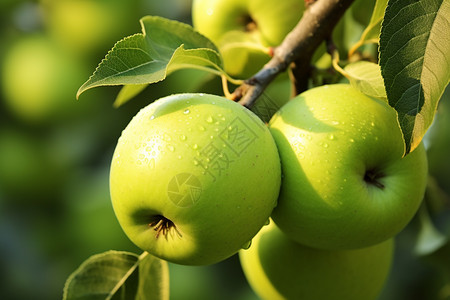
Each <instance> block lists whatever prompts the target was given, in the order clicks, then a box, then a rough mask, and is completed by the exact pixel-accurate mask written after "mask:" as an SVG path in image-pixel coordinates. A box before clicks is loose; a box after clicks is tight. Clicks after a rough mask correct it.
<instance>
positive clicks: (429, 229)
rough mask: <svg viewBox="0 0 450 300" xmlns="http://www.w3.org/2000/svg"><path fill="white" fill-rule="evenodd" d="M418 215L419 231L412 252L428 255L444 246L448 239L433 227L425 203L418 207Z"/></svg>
mask: <svg viewBox="0 0 450 300" xmlns="http://www.w3.org/2000/svg"><path fill="white" fill-rule="evenodd" d="M418 216H419V222H420V231H419V235H418V238H417V242H416V245H415V247H414V252H415V253H416V255H419V256H424V255H429V254H431V253H433V252H435V251H437V250H438V249H440V248H441V247H442V246H444V245H445V244H446V243H447V242H448V239H447V237H446V236H445V235H443V234H442V233H441V232H439V231H438V230H437V229H436V227H434V225H433V223H432V221H431V218H430V215H429V214H428V210H427V209H426V207H425V205H422V206H421V208H420V209H419V212H418Z"/></svg>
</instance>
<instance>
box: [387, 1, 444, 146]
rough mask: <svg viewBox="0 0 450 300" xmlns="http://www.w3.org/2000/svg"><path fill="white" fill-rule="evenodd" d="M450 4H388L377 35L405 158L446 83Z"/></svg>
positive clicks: (421, 133)
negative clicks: (400, 132) (403, 143)
mask: <svg viewBox="0 0 450 300" xmlns="http://www.w3.org/2000/svg"><path fill="white" fill-rule="evenodd" d="M449 15H450V0H390V1H389V3H388V6H387V7H386V12H385V17H384V21H383V24H382V28H381V35H380V66H381V74H382V76H383V78H384V83H385V86H386V94H387V97H388V100H389V104H390V105H391V106H392V107H394V109H395V110H396V111H397V113H398V121H399V125H400V127H401V129H402V132H403V137H404V140H405V154H407V153H408V152H410V151H412V150H414V149H415V148H416V147H417V146H418V145H419V143H420V141H421V140H422V138H423V136H424V135H425V133H426V131H427V130H428V128H429V126H430V125H431V123H432V121H433V118H434V114H435V111H436V108H437V104H438V102H439V99H440V97H441V95H442V93H443V92H444V89H445V87H446V86H447V84H448V82H449V80H450V51H449V49H450V34H449V32H450V22H449V18H448V16H449Z"/></svg>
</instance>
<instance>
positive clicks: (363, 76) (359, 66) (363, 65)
mask: <svg viewBox="0 0 450 300" xmlns="http://www.w3.org/2000/svg"><path fill="white" fill-rule="evenodd" d="M344 70H345V71H346V72H347V74H348V76H349V77H347V78H348V80H349V81H350V84H351V85H352V86H353V87H355V88H356V89H358V90H360V91H361V92H362V93H364V94H366V95H369V96H372V97H376V98H380V99H383V100H387V97H386V91H385V89H384V82H383V77H381V70H380V66H379V65H377V64H375V63H372V62H368V61H358V62H355V63H351V64H348V65H347V66H345V68H344Z"/></svg>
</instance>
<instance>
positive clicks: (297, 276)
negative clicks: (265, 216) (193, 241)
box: [239, 222, 394, 300]
mask: <svg viewBox="0 0 450 300" xmlns="http://www.w3.org/2000/svg"><path fill="white" fill-rule="evenodd" d="M393 246H394V241H393V239H389V240H387V241H385V242H382V243H380V244H377V245H374V246H371V247H368V248H362V249H355V250H320V249H314V248H310V247H307V246H304V245H301V244H298V243H296V242H294V241H292V240H291V239H289V238H287V236H286V235H285V234H284V233H283V232H282V231H281V230H280V229H279V228H278V227H277V226H276V225H275V224H274V223H273V222H271V224H270V225H268V226H264V227H263V228H262V229H261V231H260V232H259V233H258V234H257V235H256V236H255V238H254V239H253V241H252V245H251V247H250V248H249V249H248V250H241V251H240V252H239V258H240V262H241V266H242V269H243V271H244V274H245V276H246V278H247V280H248V282H249V284H250V286H251V287H252V289H253V290H254V291H255V293H256V294H258V295H259V296H260V297H261V298H262V299H266V300H281V299H292V300H296V299H308V300H309V299H313V300H330V299H345V300H361V299H364V300H374V299H376V298H377V296H378V295H379V293H380V292H381V290H382V288H383V286H384V283H385V281H386V279H387V277H388V275H389V270H390V268H391V264H392V256H393Z"/></svg>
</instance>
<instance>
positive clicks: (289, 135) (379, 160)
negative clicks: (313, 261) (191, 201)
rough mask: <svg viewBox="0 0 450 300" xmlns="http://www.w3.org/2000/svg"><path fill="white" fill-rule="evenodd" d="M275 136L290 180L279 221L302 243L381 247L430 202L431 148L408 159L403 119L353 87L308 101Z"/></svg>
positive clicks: (282, 116)
mask: <svg viewBox="0 0 450 300" xmlns="http://www.w3.org/2000/svg"><path fill="white" fill-rule="evenodd" d="M269 129H270V131H271V133H272V135H273V137H274V139H275V142H276V143H277V146H278V150H279V153H280V158H281V165H282V174H283V180H282V184H281V190H280V197H279V199H278V206H277V207H276V209H275V210H274V211H273V214H272V218H273V220H274V221H275V223H276V224H277V225H278V226H279V227H280V228H281V229H282V230H283V231H284V232H285V233H286V234H287V235H289V236H290V237H291V238H292V239H294V240H295V241H297V242H299V243H302V244H305V245H308V246H310V247H314V248H322V249H354V248H361V247H367V246H370V245H374V244H377V243H380V242H382V241H384V240H387V239H389V238H391V237H393V236H394V235H396V234H397V233H399V232H400V231H401V230H402V229H403V228H404V227H405V226H406V225H407V224H408V223H409V221H410V220H411V219H412V217H413V216H414V214H415V213H416V211H417V209H418V207H419V206H420V203H421V202H422V199H423V196H424V192H425V187H426V182H427V176H428V169H427V168H428V166H427V157H426V152H425V149H424V146H423V143H422V144H420V145H419V147H418V148H416V150H414V151H413V152H411V153H409V154H408V155H406V156H405V157H404V158H402V156H403V153H404V144H403V139H402V135H401V132H400V129H399V127H398V123H397V119H396V113H395V111H394V110H393V109H392V108H391V107H390V106H388V104H387V103H385V102H382V101H380V100H376V99H372V98H369V97H367V96H365V95H363V94H362V93H360V92H359V91H357V90H356V89H354V88H352V87H351V86H350V85H348V84H335V85H329V86H321V87H318V88H314V89H310V90H308V91H306V92H304V93H302V94H300V95H299V96H297V97H295V98H294V99H292V100H291V101H289V102H288V103H287V104H286V105H284V106H283V107H282V108H281V109H280V110H279V111H278V112H277V113H276V114H275V115H274V117H273V118H272V119H271V121H270V123H269ZM371 177H372V178H373V179H370V178H371Z"/></svg>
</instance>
